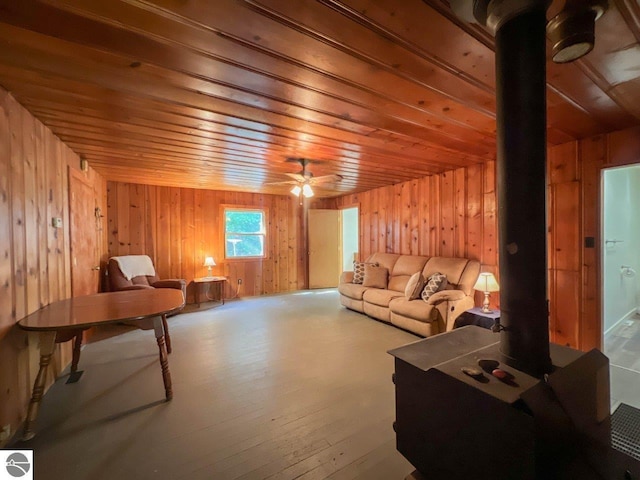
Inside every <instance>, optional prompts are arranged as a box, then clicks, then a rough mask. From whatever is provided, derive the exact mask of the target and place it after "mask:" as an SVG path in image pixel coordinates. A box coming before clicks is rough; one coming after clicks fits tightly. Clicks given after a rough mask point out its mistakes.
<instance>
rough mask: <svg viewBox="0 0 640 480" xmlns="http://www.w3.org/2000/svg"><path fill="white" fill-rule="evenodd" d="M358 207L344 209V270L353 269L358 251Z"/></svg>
mask: <svg viewBox="0 0 640 480" xmlns="http://www.w3.org/2000/svg"><path fill="white" fill-rule="evenodd" d="M358 243H359V242H358V207H354V208H345V209H343V210H342V270H343V271H351V270H353V258H354V257H353V255H354V254H355V253H358Z"/></svg>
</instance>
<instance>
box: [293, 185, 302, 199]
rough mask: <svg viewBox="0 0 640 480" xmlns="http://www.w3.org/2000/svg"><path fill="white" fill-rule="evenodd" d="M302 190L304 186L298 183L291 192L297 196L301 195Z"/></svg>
mask: <svg viewBox="0 0 640 480" xmlns="http://www.w3.org/2000/svg"><path fill="white" fill-rule="evenodd" d="M300 192H302V188H300V185H296V186H295V187H293V188H292V189H291V193H293V194H294V195H295V196H296V197H298V196H299V195H300Z"/></svg>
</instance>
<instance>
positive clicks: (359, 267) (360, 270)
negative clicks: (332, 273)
mask: <svg viewBox="0 0 640 480" xmlns="http://www.w3.org/2000/svg"><path fill="white" fill-rule="evenodd" d="M367 265H374V266H376V267H377V266H378V263H377V262H353V283H362V282H363V280H364V270H365V267H366V266H367ZM386 286H387V285H386V284H385V287H386ZM383 288H384V287H383Z"/></svg>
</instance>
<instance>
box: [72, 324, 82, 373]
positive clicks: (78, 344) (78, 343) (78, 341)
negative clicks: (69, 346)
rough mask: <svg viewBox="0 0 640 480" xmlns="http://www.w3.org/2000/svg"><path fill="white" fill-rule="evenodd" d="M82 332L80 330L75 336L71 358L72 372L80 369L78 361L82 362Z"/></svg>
mask: <svg viewBox="0 0 640 480" xmlns="http://www.w3.org/2000/svg"><path fill="white" fill-rule="evenodd" d="M82 333H83V332H78V334H77V335H76V336H75V337H73V357H72V359H71V373H76V372H77V371H78V363H80V348H82Z"/></svg>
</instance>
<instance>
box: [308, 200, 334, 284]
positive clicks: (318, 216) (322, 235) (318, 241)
mask: <svg viewBox="0 0 640 480" xmlns="http://www.w3.org/2000/svg"><path fill="white" fill-rule="evenodd" d="M341 257H342V255H341V249H340V210H319V209H310V210H309V288H328V287H337V286H338V279H339V277H340V259H341Z"/></svg>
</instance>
